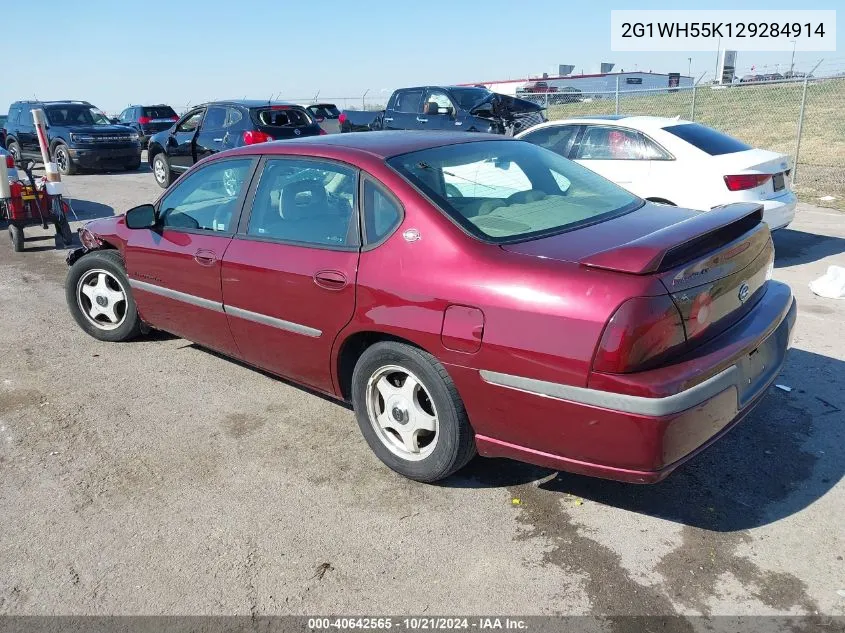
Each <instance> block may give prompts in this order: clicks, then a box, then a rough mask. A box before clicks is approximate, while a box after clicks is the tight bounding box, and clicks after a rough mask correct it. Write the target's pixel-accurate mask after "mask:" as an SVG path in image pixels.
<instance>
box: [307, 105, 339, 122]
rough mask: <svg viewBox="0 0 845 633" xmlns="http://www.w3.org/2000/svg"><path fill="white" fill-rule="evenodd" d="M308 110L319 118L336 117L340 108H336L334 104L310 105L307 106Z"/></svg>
mask: <svg viewBox="0 0 845 633" xmlns="http://www.w3.org/2000/svg"><path fill="white" fill-rule="evenodd" d="M308 111H309V112H310V113H311V114H312V115H314V116H316V117H319V118H321V119H336V118H337V117H339V116H340V110H338V109H337V107H336V106H333V105H331V104H328V105H318V106H311V107H310V108H308Z"/></svg>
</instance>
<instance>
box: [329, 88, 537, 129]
mask: <svg viewBox="0 0 845 633" xmlns="http://www.w3.org/2000/svg"><path fill="white" fill-rule="evenodd" d="M543 121H545V117H544V116H543V107H542V106H540V105H539V104H536V103H532V102H531V101H527V100H525V99H517V98H516V97H511V96H508V95H501V94H497V93H495V92H490V91H489V90H487V89H486V88H476V87H467V86H445V87H441V86H424V87H418V88H403V89H401V90H397V91H395V92H394V93H393V94H392V95H391V97H390V100H389V101H388V102H387V108H386V109H384V110H380V111H377V112H369V111H356V110H344V111H343V112H342V113H341V115H340V131H341V132H367V131H370V130H438V131H442V130H460V131H463V132H490V133H493V134H509V135H513V134H516V133H517V132H519V131H520V130H523V129H527V128H529V127H531V126H532V125H536V124H538V123H541V122H543Z"/></svg>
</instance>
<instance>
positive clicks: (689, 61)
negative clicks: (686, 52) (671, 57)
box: [687, 57, 692, 77]
mask: <svg viewBox="0 0 845 633" xmlns="http://www.w3.org/2000/svg"><path fill="white" fill-rule="evenodd" d="M687 77H692V57H687Z"/></svg>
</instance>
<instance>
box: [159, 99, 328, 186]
mask: <svg viewBox="0 0 845 633" xmlns="http://www.w3.org/2000/svg"><path fill="white" fill-rule="evenodd" d="M318 134H325V132H324V131H323V130H321V129H320V126H319V124H318V123H317V122H316V121H315V120H314V117H312V116H311V115H310V114H309V113H308V111H307V110H306V109H305V108H303V107H302V106H300V105H294V104H291V103H281V102H270V101H215V102H213V103H206V104H203V105H201V106H197V107H195V108H191V109H190V110H188V112H186V113H185V114H183V115H182V118H180V119H179V120H178V121H177V122H176V123H174V124H173V126H172V127H171V128H170V129H169V130H166V131H164V132H159V133H158V134H155V135H153V137H152V138H151V139H150V143H149V147H148V151H147V160H148V161H149V162H150V167H152V170H153V176H155V179H156V182H157V183H158V184H159V185H160V186H162V187H165V188H166V187H167V186H168V185H170V183H171V182H172V181H173V179H174V178H175V177H176V176H178V175H179V174H181V173H182V172H184V171H187V170H188V169H189V168H190V167H191V166H192V165H193V164H194V163H196V162H197V161H199V160H202V159H203V158H205V157H206V156H211V155H212V154H216V153H217V152H222V151H223V150H225V149H231V148H233V147H240V146H241V145H252V144H255V143H264V142H265V141H275V140H279V139H287V138H299V137H302V136H316V135H318Z"/></svg>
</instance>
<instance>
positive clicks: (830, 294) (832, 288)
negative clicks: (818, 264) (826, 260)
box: [810, 266, 845, 299]
mask: <svg viewBox="0 0 845 633" xmlns="http://www.w3.org/2000/svg"><path fill="white" fill-rule="evenodd" d="M810 290H812V291H813V292H814V293H815V294H817V295H819V296H820V297H826V298H828V299H841V298H843V297H845V268H842V266H828V268H827V272H826V273H825V274H824V275H822V276H821V277H819V278H818V279H814V280H813V281H811V282H810Z"/></svg>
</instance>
